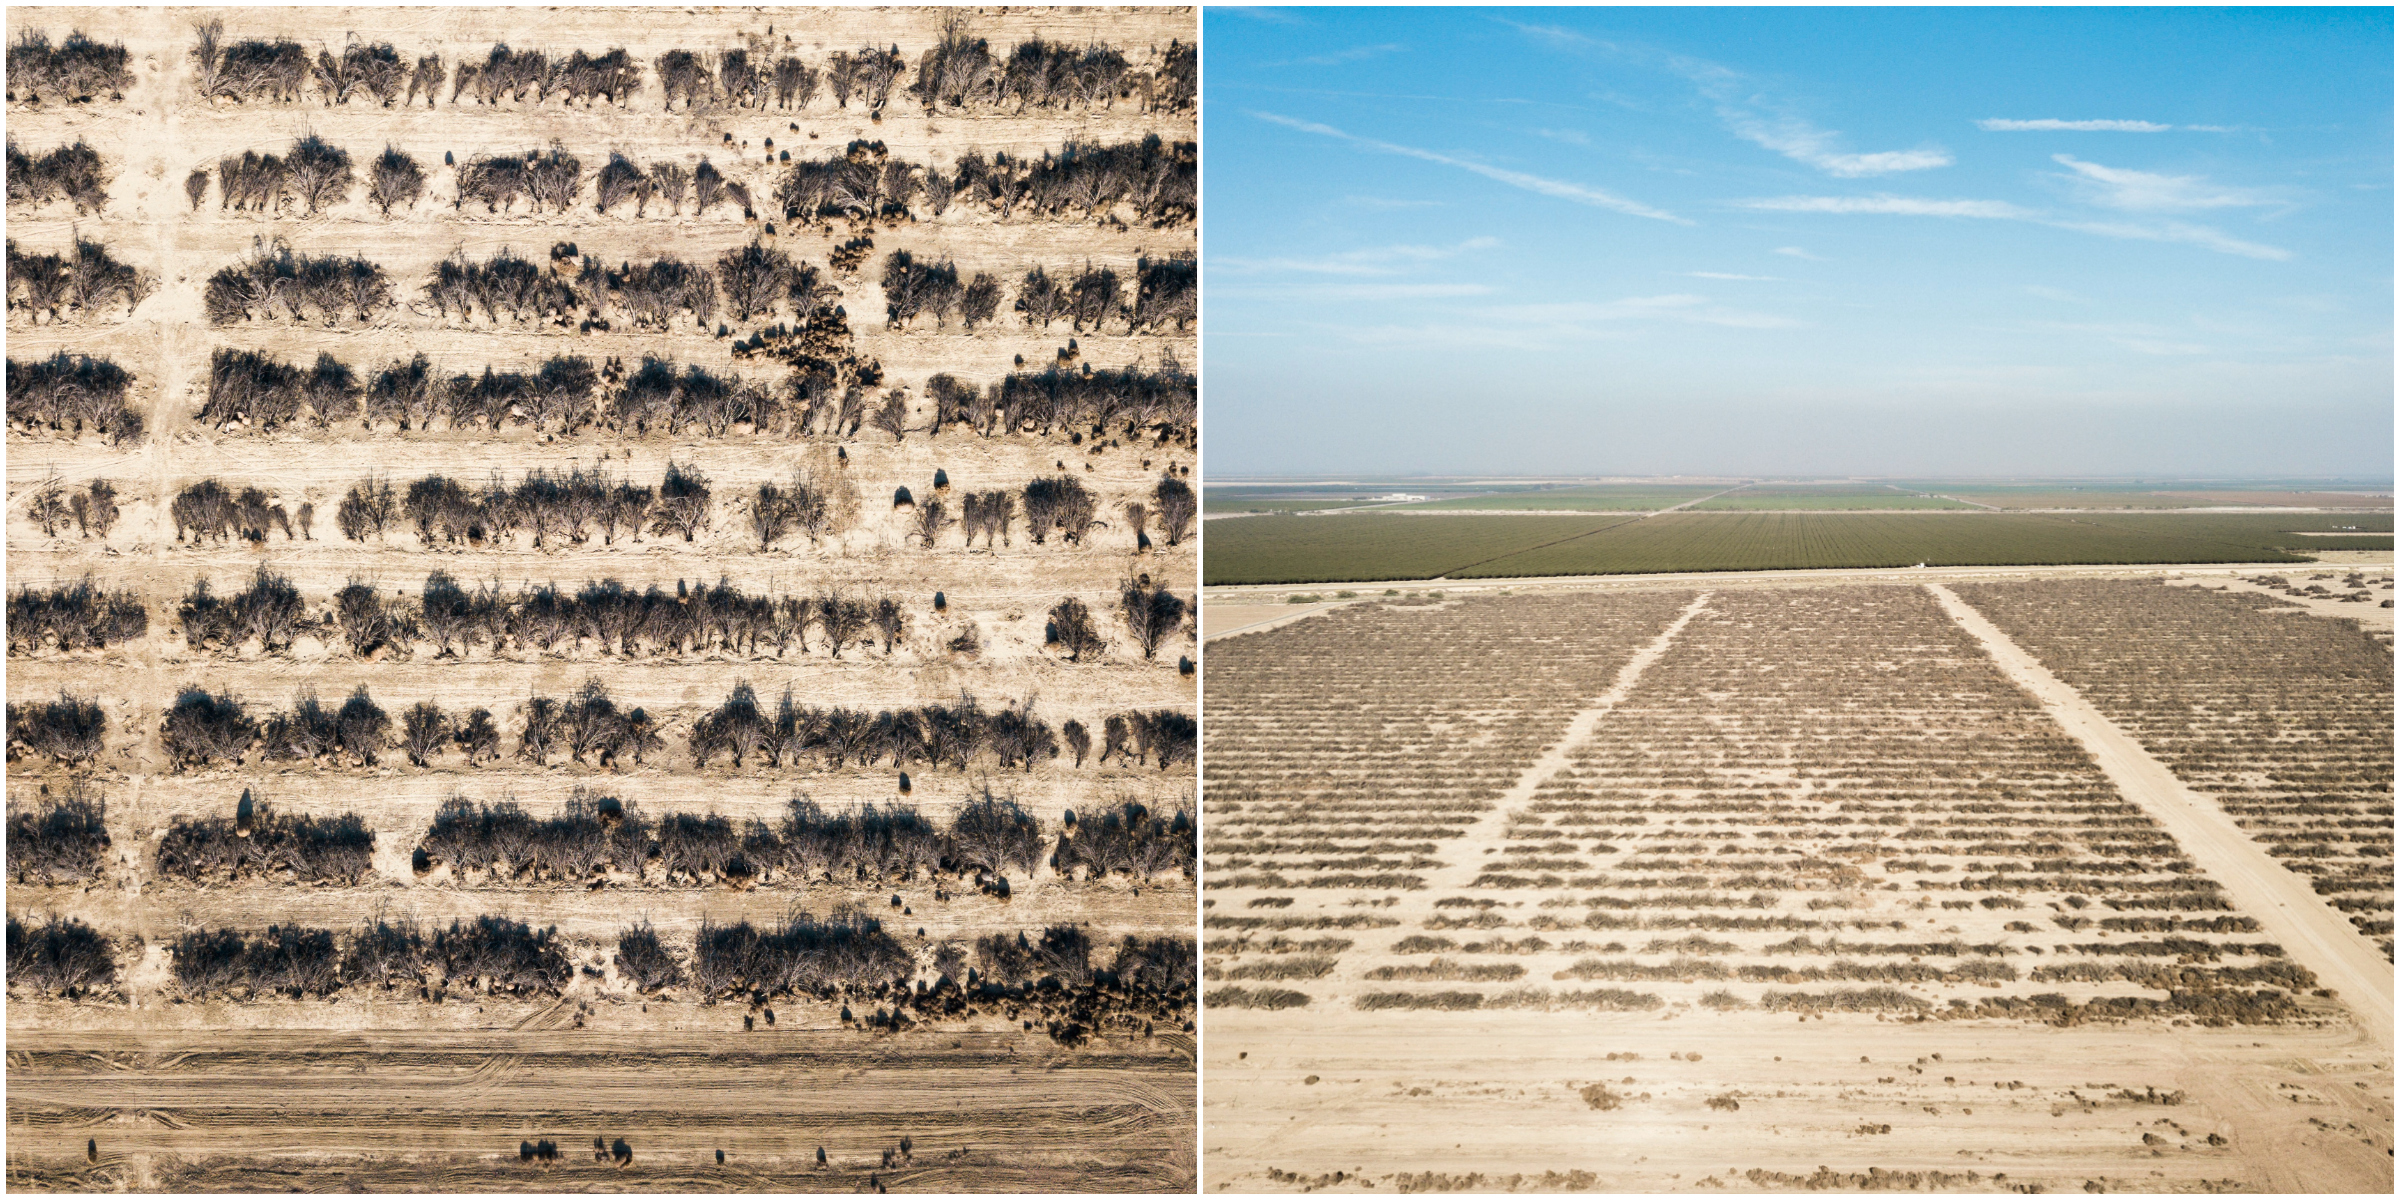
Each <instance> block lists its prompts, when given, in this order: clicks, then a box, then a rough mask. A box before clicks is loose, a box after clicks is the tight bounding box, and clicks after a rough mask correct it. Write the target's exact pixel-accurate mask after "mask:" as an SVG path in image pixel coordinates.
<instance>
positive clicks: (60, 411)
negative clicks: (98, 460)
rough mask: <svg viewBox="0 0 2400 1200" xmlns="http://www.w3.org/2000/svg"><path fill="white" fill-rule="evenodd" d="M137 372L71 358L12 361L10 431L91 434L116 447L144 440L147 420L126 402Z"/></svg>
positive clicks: (63, 353)
mask: <svg viewBox="0 0 2400 1200" xmlns="http://www.w3.org/2000/svg"><path fill="white" fill-rule="evenodd" d="M132 386H133V372H131V371H128V370H126V369H125V368H123V367H120V366H118V365H117V364H116V363H115V362H113V361H111V360H109V359H106V358H97V357H93V356H91V355H88V354H69V353H67V352H66V351H64V350H61V351H59V352H58V353H56V354H53V355H51V356H50V357H48V358H37V359H32V360H30V361H26V362H18V361H17V360H16V359H13V358H12V359H9V360H8V398H7V399H8V425H9V428H11V429H16V430H22V431H24V432H26V433H35V432H47V433H55V434H59V435H61V436H64V437H69V438H72V437H75V436H77V435H79V434H83V433H86V432H90V433H96V434H99V435H101V436H103V437H106V438H107V439H108V440H109V442H110V444H112V445H119V446H122V445H125V444H126V443H128V442H138V441H140V440H142V428H143V426H144V424H145V422H144V421H143V419H142V414H141V413H139V412H136V411H134V409H133V407H132V406H131V405H129V404H127V403H126V402H125V393H126V391H127V390H128V389H129V388H131V387H132Z"/></svg>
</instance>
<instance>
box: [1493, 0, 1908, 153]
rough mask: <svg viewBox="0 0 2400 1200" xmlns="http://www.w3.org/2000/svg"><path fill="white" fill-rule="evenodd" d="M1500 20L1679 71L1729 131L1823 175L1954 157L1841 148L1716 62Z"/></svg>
mask: <svg viewBox="0 0 2400 1200" xmlns="http://www.w3.org/2000/svg"><path fill="white" fill-rule="evenodd" d="M1503 23H1504V24H1508V25H1511V26H1513V27H1514V28H1515V29H1516V30H1517V31H1518V32H1519V33H1522V34H1524V35H1526V36H1527V37H1531V38H1533V39H1535V40H1537V41H1543V42H1547V43H1549V44H1550V45H1552V46H1554V47H1556V48H1559V49H1562V50H1569V51H1574V52H1577V53H1584V54H1600V55H1605V56H1607V57H1609V58H1614V59H1621V60H1622V59H1630V60H1632V61H1635V62H1639V63H1642V64H1644V65H1647V66H1651V67H1653V68H1663V69H1664V70H1666V71H1668V72H1671V73H1673V74H1676V75H1680V76H1682V77H1683V78H1684V79H1685V80H1686V81H1687V82H1689V83H1690V84H1691V85H1692V86H1693V87H1694V88H1696V89H1698V90H1699V92H1700V95H1701V96H1702V97H1703V98H1704V99H1706V100H1707V101H1708V102H1709V103H1710V104H1711V105H1713V106H1715V108H1716V111H1717V119H1718V120H1720V121H1723V122H1724V123H1725V127H1726V129H1728V130H1730V131H1731V132H1732V133H1733V135H1734V136H1736V137H1739V138H1741V139H1743V140H1744V141H1748V142H1752V143H1755V144H1757V145H1759V146H1763V147H1765V148H1767V149H1769V150H1772V151H1774V152H1775V153H1777V154H1780V155H1783V156H1784V157H1785V158H1789V159H1791V160H1793V161H1794V162H1800V163H1806V164H1807V165H1809V166H1811V167H1815V168H1816V169H1818V170H1820V171H1823V172H1825V173H1826V174H1828V175H1834V176H1838V177H1840V178H1844V179H1857V178H1862V177H1865V176H1870V175H1893V174H1898V173H1899V172H1902V171H1923V170H1928V169H1931V168H1934V167H1946V166H1949V165H1950V164H1951V162H1952V161H1954V160H1952V158H1951V157H1950V152H1949V151H1947V150H1944V149H1942V148H1941V147H1939V146H1920V147H1918V148H1916V149H1913V150H1879V151H1874V152H1871V153H1857V152H1853V151H1848V150H1844V149H1842V148H1841V134H1840V133H1838V132H1835V131H1833V130H1827V129H1819V128H1818V127H1817V126H1816V125H1815V124H1813V123H1811V122H1809V121H1808V120H1806V119H1805V118H1803V117H1801V116H1800V115H1798V114H1797V113H1794V112H1792V111H1790V109H1789V107H1788V106H1786V105H1784V104H1782V103H1780V102H1778V101H1775V100H1773V99H1770V98H1768V97H1766V96H1764V95H1762V94H1760V93H1759V91H1758V89H1757V88H1756V87H1755V86H1754V85H1753V84H1752V83H1751V82H1750V80H1749V78H1748V77H1747V76H1745V75H1743V74H1742V73H1741V72H1739V71H1736V70H1734V69H1733V68H1731V67H1728V66H1725V65H1723V64H1721V63H1714V62H1710V61H1708V60H1706V59H1701V58H1692V57H1690V56H1688V55H1682V54H1667V53H1662V52H1659V51H1655V50H1650V49H1647V48H1645V47H1638V46H1628V45H1624V44H1621V43H1618V42H1612V41H1608V40H1606V39H1603V38H1595V37H1592V36H1590V35H1588V34H1583V33H1578V32H1576V31H1575V30H1572V29H1563V28H1560V27H1558V26H1555V25H1522V24H1518V23H1516V22H1513V21H1503Z"/></svg>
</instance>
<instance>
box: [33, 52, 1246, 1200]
mask: <svg viewBox="0 0 2400 1200" xmlns="http://www.w3.org/2000/svg"><path fill="white" fill-rule="evenodd" d="M210 21H215V22H219V24H216V25H214V26H210V25H209V22H210ZM75 30H81V31H83V32H84V33H85V34H88V35H90V39H91V40H90V41H86V40H82V39H78V40H73V41H70V39H69V37H68V35H69V34H70V33H71V32H72V31H75ZM8 32H9V34H10V37H11V39H12V45H13V46H17V47H18V52H16V53H12V60H11V79H10V85H11V88H12V91H11V94H10V98H9V107H8V116H9V123H10V136H11V139H12V141H11V147H12V150H11V156H10V162H9V173H10V183H11V188H10V203H9V226H10V235H11V238H12V243H11V254H10V266H9V275H10V287H9V312H8V331H9V357H10V362H9V384H10V389H9V390H10V397H9V414H8V415H9V430H8V434H7V437H8V447H9V451H10V453H9V463H8V473H7V501H8V507H7V536H8V547H9V549H8V559H9V575H10V583H11V586H12V592H11V595H10V598H9V613H8V616H9V645H8V655H9V660H8V666H9V670H8V697H7V699H8V702H9V712H8V743H9V744H8V758H9V764H8V766H9V771H8V774H9V838H8V847H7V849H8V883H7V889H8V890H7V906H8V916H9V945H8V955H9V972H8V974H9V979H8V983H9V990H10V1003H9V1016H8V1020H9V1034H10V1037H9V1052H10V1061H9V1064H8V1085H9V1086H8V1096H7V1107H8V1116H9V1119H10V1125H11V1137H10V1140H9V1146H8V1163H7V1169H8V1178H9V1182H10V1184H11V1186H13V1187H15V1188H18V1189H22V1190H29V1191H111V1190H115V1191H250V1190H286V1189H291V1190H328V1189H347V1190H401V1189H423V1188H426V1187H428V1186H431V1187H434V1188H436V1189H438V1190H453V1191H560V1190H570V1191H575V1190H620V1191H661V1190H708V1191H718V1190H721V1191H762V1192H765V1191H777V1192H781V1191H875V1190H883V1189H905V1188H924V1189H933V1190H944V1191H1009V1190H1028V1191H1155V1190H1177V1189H1184V1190H1188V1189H1189V1188H1190V1186H1191V1183H1192V1180H1193V1179H1194V1178H1195V1177H1196V1172H1197V1161H1196V1159H1195V1157H1194V1151H1193V1145H1194V1136H1195V1129H1196V1102H1197V1099H1196V1076H1195V1065H1194V1061H1193V1059H1194V1053H1195V1039H1194V1036H1193V1034H1194V1028H1195V1020H1196V1016H1197V1012H1196V1008H1197V996H1196V991H1195V988H1196V974H1195V968H1196V955H1197V947H1196V943H1195V940H1194V936H1193V935H1194V932H1195V918H1194V910H1195V906H1196V902H1197V900H1196V895H1195V883H1194V879H1195V876H1196V870H1197V864H1196V853H1197V848H1196V839H1197V834H1196V828H1195V825H1194V821H1193V818H1194V816H1195V814H1196V795H1195V791H1196V773H1195V769H1194V763H1193V760H1194V757H1195V755H1196V751H1197V728H1196V724H1195V718H1196V711H1197V701H1198V696H1197V688H1198V683H1197V678H1196V673H1195V671H1194V668H1193V667H1192V665H1191V660H1192V659H1195V658H1196V657H1197V647H1198V628H1197V622H1196V620H1195V619H1194V613H1193V606H1192V602H1191V601H1192V597H1193V594H1194V593H1195V591H1196V588H1197V582H1198V580H1197V572H1198V555H1197V531H1196V523H1197V522H1196V518H1197V509H1198V496H1197V491H1196V486H1197V485H1196V480H1194V479H1193V478H1192V472H1191V468H1192V463H1193V461H1194V459H1195V457H1196V454H1197V450H1198V428H1197V381H1196V379H1195V378H1194V377H1193V375H1192V374H1191V372H1190V371H1189V369H1188V368H1187V367H1186V366H1185V365H1184V364H1186V363H1189V362H1191V361H1193V359H1194V351H1195V344H1194V338H1195V335H1194V329H1193V325H1194V320H1193V312H1192V311H1191V309H1192V305H1193V304H1194V303H1195V297H1196V293H1195V292H1194V290H1193V289H1194V284H1195V281H1196V270H1197V266H1196V258H1195V251H1196V205H1197V193H1196V183H1195V180H1196V175H1195V173H1196V169H1197V162H1196V159H1197V149H1196V144H1195V140H1194V139H1195V138H1196V134H1197V108H1196V90H1195V89H1196V74H1195V72H1196V60H1195V58H1194V53H1195V51H1194V39H1195V37H1196V34H1197V14H1196V13H1195V12H1194V11H1193V10H1191V9H1140V10H1127V9H1076V10H1063V9H1011V10H1006V11H1002V10H973V11H969V10H955V11H944V10H931V9H835V10H819V9H774V10H763V9H733V8H696V9H676V10H665V9H610V10H574V9H567V10H539V11H537V10H492V11H473V12H470V11H467V10H455V11H453V10H438V11H437V10H430V9H428V10H408V9H374V8H346V9H314V10H297V9H292V10H276V9H225V10H208V11H201V10H172V9H156V10H143V11H140V12H129V11H124V10H95V9H38V8H36V9H25V8H20V9H12V10H11V12H10V14H9V30H8ZM36 35H40V36H42V37H46V38H47V41H46V43H45V42H41V41H40V40H39V38H37V37H36ZM120 39H121V47H122V56H121V58H120V57H116V55H117V48H118V47H119V45H120ZM28 47H32V48H31V49H29V48H28ZM20 68H23V69H20ZM94 80H98V81H99V83H98V86H97V87H96V88H95V87H94V86H93V84H92V81H94ZM428 85H429V86H430V91H428V90H427V88H428ZM78 88H81V89H88V90H87V91H84V92H78V91H77V90H76V89H78ZM61 89H66V90H64V91H62V90H61ZM78 144H80V145H82V146H83V147H85V148H87V149H88V151H89V153H90V155H91V156H93V158H95V159H96V162H97V164H98V169H97V174H96V180H97V182H96V184H90V182H89V181H90V180H91V179H92V178H95V176H90V175H88V174H73V170H81V168H80V167H74V164H75V163H78V162H89V161H91V160H90V159H78V158H77V157H76V155H77V154H80V153H83V152H82V151H75V150H74V147H76V146H77V145H78ZM20 149H21V150H22V151H23V152H24V153H23V154H20V153H19V150H20ZM61 163H64V164H67V166H63V167H62V166H59V165H58V164H61ZM70 168H73V170H70ZM50 179H65V180H66V183H65V184H64V185H63V186H64V188H65V191H64V192H63V193H62V192H61V191H60V189H59V188H58V187H52V188H51V192H50V194H47V195H45V194H44V191H43V181H44V180H50ZM20 184H23V185H25V186H20ZM95 186H96V187H97V189H98V191H97V195H96V196H95V193H94V191H93V188H94V187H95ZM1070 193H1071V194H1070ZM78 239H81V241H82V242H84V243H89V244H90V246H91V247H92V249H90V250H84V249H78ZM51 255H57V256H58V257H57V258H55V259H53V258H51V257H49V256H51ZM536 264H541V265H536ZM429 1181H430V1182H429Z"/></svg>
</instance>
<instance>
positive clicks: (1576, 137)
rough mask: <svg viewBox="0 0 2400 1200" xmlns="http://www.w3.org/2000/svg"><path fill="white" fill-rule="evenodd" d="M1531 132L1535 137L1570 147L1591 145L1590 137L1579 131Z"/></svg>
mask: <svg viewBox="0 0 2400 1200" xmlns="http://www.w3.org/2000/svg"><path fill="white" fill-rule="evenodd" d="M1533 132H1534V134H1535V136H1537V137H1546V138H1549V139H1550V140H1551V141H1554V142H1565V143H1567V144H1568V145H1570V146H1589V145H1591V144H1592V135H1590V134H1588V133H1585V132H1584V131H1582V130H1580V129H1536V130H1534V131H1533Z"/></svg>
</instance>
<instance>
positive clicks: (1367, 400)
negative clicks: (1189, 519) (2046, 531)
mask: <svg viewBox="0 0 2400 1200" xmlns="http://www.w3.org/2000/svg"><path fill="white" fill-rule="evenodd" d="M1205 21H1206V26H1205V41H1204V71H1205V77H1204V79H1205V88H1206V93H1205V96H1206V112H1205V122H1206V125H1205V131H1204V141H1203V145H1204V146H1205V148H1206V151H1205V163H1204V166H1203V172H1204V174H1203V185H1204V187H1205V190H1206V196H1205V203H1204V206H1203V211H1204V212H1205V213H1206V219H1205V226H1204V229H1203V234H1202V236H1203V239H1204V240H1203V246H1204V250H1205V252H1204V255H1203V260H1204V268H1203V269H1204V271H1205V276H1204V284H1205V301H1204V303H1205V306H1206V308H1205V314H1204V315H1205V320H1204V333H1203V337H1204V378H1205V383H1204V387H1205V389H1206V390H1205V403H1206V405H1207V408H1206V421H1207V429H1208V435H1207V436H1208V446H1207V468H1208V471H1209V473H1210V475H1211V476H1212V477H1216V478H1225V477H1229V476H1234V475H1243V474H1312V473H1343V472H1350V473H1368V472H1378V473H1384V472H1389V473H1408V472H1424V473H1443V474H1447V473H1507V474H1546V473H1567V474H1670V473H1741V474H1760V473H1765V474H1892V475H1899V474H1929V473H1931V474H1967V475H2057V474H2072V475H2114V474H2158V473H2182V474H2189V475H2295V474H2297V475H2311V476H2316V475H2322V476H2351V477H2370V478H2376V479H2386V480H2388V479H2389V478H2390V477H2391V473H2392V448H2393V426H2392V413H2393V391H2392V388H2393V377H2392V344H2391V335H2392V327H2393V314H2392V295H2393V281H2392V262H2393V253H2392V252H2393V247H2392V230H2393V196H2392V182H2393V173H2392V159H2391V147H2392V124H2391V121H2392V111H2393V97H2392V61H2393V50H2392V48H2393V38H2392V24H2391V21H2392V17H2391V12H2390V10H2389V9H2380V8H2379V9H2364V8H2353V9H2289V8H2285V9H2253V10H2208V11H2201V10H2180V11H2179V10H2164V9H2158V10H2130V9H2119V10H2063V9H2057V10H2038V9H1980V10H1978V9H1947V10H1933V9H1909V10H1894V9H1811V8H1781V9H1725V8H1702V9H1592V8H1583V9H1496V8H1481V9H1473V8H1469V9H1305V8H1299V9H1229V8H1210V9H1208V10H1207V13H1206V16H1205Z"/></svg>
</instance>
